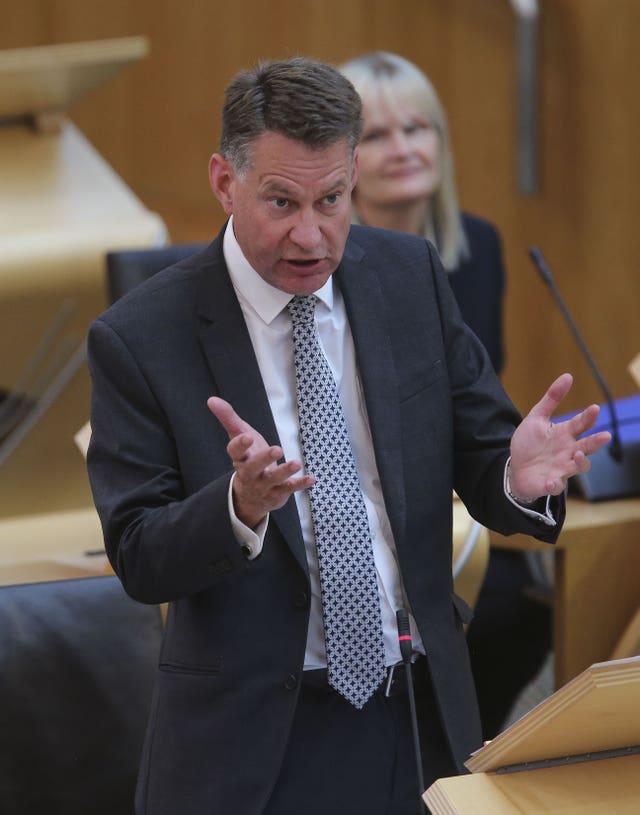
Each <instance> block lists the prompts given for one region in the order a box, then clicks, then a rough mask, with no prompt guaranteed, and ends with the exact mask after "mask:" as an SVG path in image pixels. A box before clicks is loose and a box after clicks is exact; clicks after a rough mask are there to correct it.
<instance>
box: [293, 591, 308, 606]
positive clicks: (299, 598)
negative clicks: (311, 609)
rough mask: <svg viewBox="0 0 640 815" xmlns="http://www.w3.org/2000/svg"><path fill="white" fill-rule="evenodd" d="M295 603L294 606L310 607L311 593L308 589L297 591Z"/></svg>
mask: <svg viewBox="0 0 640 815" xmlns="http://www.w3.org/2000/svg"><path fill="white" fill-rule="evenodd" d="M293 605H294V608H308V606H309V595H308V594H307V592H306V591H299V592H297V593H296V595H295V597H294V598H293Z"/></svg>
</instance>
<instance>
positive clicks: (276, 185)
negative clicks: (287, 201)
mask: <svg viewBox="0 0 640 815" xmlns="http://www.w3.org/2000/svg"><path fill="white" fill-rule="evenodd" d="M262 191H263V192H266V193H273V192H279V193H282V195H287V196H289V195H292V194H293V193H292V191H291V188H290V187H287V185H286V184H282V183H281V182H280V181H267V182H266V184H264V185H263V187H262Z"/></svg>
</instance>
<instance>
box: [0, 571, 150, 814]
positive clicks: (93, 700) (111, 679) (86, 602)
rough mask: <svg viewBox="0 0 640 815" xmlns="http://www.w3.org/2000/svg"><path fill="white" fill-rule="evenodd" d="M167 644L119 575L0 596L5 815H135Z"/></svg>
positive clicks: (1, 800)
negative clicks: (154, 697)
mask: <svg viewBox="0 0 640 815" xmlns="http://www.w3.org/2000/svg"><path fill="white" fill-rule="evenodd" d="M161 636H162V619H161V612H160V608H159V607H157V606H145V605H142V604H141V603H137V602H135V601H134V600H132V599H131V598H130V597H128V596H127V595H126V594H125V592H124V589H123V588H122V586H121V584H120V582H119V580H118V579H117V578H116V577H114V576H100V577H88V578H77V579H73V580H61V581H54V582H50V583H32V584H29V585H17V586H2V587H0V756H1V757H2V760H1V761H0V812H2V815H25V813H37V812H41V813H46V815H58V813H59V815H88V813H91V815H133V812H134V794H135V783H136V777H137V771H138V766H139V762H140V756H141V751H142V743H143V739H144V733H145V729H146V723H147V718H148V714H149V708H150V703H151V695H152V687H153V682H154V677H155V672H156V668H157V664H158V660H159V652H160V641H161Z"/></svg>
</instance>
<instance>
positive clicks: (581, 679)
mask: <svg viewBox="0 0 640 815" xmlns="http://www.w3.org/2000/svg"><path fill="white" fill-rule="evenodd" d="M639 711H640V657H631V658H629V659H620V660H615V661H610V662H601V663H596V664H595V665H591V666H590V667H589V668H587V669H586V670H585V671H583V672H582V673H581V674H579V676H577V677H575V678H574V679H572V680H571V681H570V682H567V684H566V685H564V686H563V687H562V688H560V690H558V691H556V692H555V693H554V694H552V695H551V696H550V697H549V698H547V699H545V700H544V701H543V702H541V703H540V704H539V705H537V706H536V707H535V708H534V709H533V710H530V711H529V712H528V713H527V714H525V715H524V716H522V718H520V719H519V720H518V721H517V722H515V723H514V724H512V725H511V726H510V727H508V728H507V729H506V730H504V731H503V732H502V733H499V734H498V735H497V736H496V737H495V738H494V739H493V740H492V741H490V742H489V743H488V744H487V745H485V746H484V747H483V748H481V749H480V750H478V751H476V753H475V754H474V755H473V756H472V757H471V758H470V759H469V760H468V761H466V762H465V764H466V766H467V767H468V769H470V770H471V771H472V772H474V773H477V772H493V771H496V770H498V769H500V768H502V767H508V766H512V765H516V764H517V765H521V764H525V763H530V762H539V761H545V760H548V759H557V758H566V757H567V756H582V755H587V754H593V753H601V752H603V751H605V750H617V749H620V748H626V747H633V746H636V745H640V716H639V715H638V713H639Z"/></svg>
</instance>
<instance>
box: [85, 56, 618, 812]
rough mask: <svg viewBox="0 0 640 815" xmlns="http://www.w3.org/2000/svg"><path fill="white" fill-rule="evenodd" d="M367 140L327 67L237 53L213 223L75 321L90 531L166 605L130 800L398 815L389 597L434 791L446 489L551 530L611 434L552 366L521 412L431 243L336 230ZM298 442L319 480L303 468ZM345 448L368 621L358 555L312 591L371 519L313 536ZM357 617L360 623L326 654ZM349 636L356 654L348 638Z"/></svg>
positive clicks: (514, 523) (462, 713)
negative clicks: (180, 257) (462, 311)
mask: <svg viewBox="0 0 640 815" xmlns="http://www.w3.org/2000/svg"><path fill="white" fill-rule="evenodd" d="M359 136H360V102H359V98H358V96H357V94H356V93H355V91H354V90H353V88H352V87H351V85H350V84H349V83H348V82H347V81H346V80H345V79H344V77H342V76H341V75H340V74H339V73H337V72H336V71H335V70H333V69H332V68H330V67H329V66H327V65H324V64H321V63H317V62H313V61H309V60H305V59H302V58H296V59H293V60H288V61H283V62H272V63H266V64H264V65H262V66H258V67H257V68H256V69H255V70H253V71H249V72H244V73H241V74H239V75H238V76H237V77H236V78H235V79H234V80H233V81H232V83H231V85H230V86H229V88H228V89H227V93H226V97H225V106H224V119H223V134H222V140H221V150H220V153H217V154H215V155H214V156H213V157H212V159H211V164H210V178H211V184H212V187H213V190H214V192H215V194H216V196H217V197H218V199H219V200H220V202H221V203H222V205H223V207H224V209H225V212H226V213H227V214H228V215H229V216H230V220H229V222H228V223H227V225H226V226H225V228H224V229H223V231H222V233H221V234H220V235H219V236H218V238H217V239H216V240H215V241H214V242H213V243H212V244H211V246H210V247H209V248H207V249H206V250H205V251H204V252H202V253H201V254H199V255H197V256H195V257H193V258H191V259H189V260H186V261H183V262H182V263H180V264H178V265H176V266H173V267H171V268H169V269H167V270H165V271H163V272H161V273H159V274H158V275H156V276H154V278H152V279H151V280H150V281H149V282H148V283H146V284H143V285H142V286H140V287H139V288H138V289H136V290H135V291H134V292H132V293H131V294H130V295H128V296H126V297H124V298H123V299H122V300H120V301H119V302H118V303H116V304H115V306H113V307H112V308H111V309H109V311H107V312H106V314H104V315H103V316H102V317H101V318H100V319H98V320H97V321H96V322H95V323H94V325H93V326H92V329H91V332H90V341H89V350H90V355H89V359H90V367H91V373H92V377H93V383H94V389H93V398H92V418H91V421H92V430H93V434H92V440H91V445H90V449H89V472H90V477H91V483H92V488H93V491H94V496H95V500H96V505H97V507H98V510H99V513H100V516H101V519H102V523H103V527H104V533H105V541H106V546H107V551H108V553H109V557H110V560H111V563H112V564H113V566H114V568H115V570H116V572H117V573H118V575H119V576H120V578H121V580H122V582H123V585H124V586H125V588H126V590H127V591H128V592H129V594H130V595H131V596H132V597H134V598H136V599H138V600H140V601H142V602H149V603H157V602H167V601H168V602H169V611H168V617H167V625H166V634H165V639H164V644H163V648H162V654H161V657H160V666H159V671H158V680H157V688H156V692H155V695H154V700H153V706H152V713H151V717H150V722H149V729H148V736H147V740H146V745H145V750H144V755H143V757H142V763H141V773H140V779H139V785H138V795H137V811H138V813H140V815H142V813H145V814H147V815H161V814H162V815H165V813H166V815H175V813H177V812H179V813H181V815H204V813H207V815H209V813H221V815H231V813H233V815H260V814H263V813H264V815H289V814H292V813H296V815H297V814H298V813H305V815H316V814H317V815H319V813H326V812H332V813H336V815H359V813H368V815H371V814H373V815H383V813H385V815H404V813H413V812H415V811H416V809H417V807H418V806H419V798H418V793H419V790H418V780H417V778H418V776H417V772H416V769H415V757H414V755H413V752H412V751H413V746H412V739H411V725H410V719H409V704H408V699H407V695H406V690H405V688H406V686H405V684H404V676H403V675H402V672H403V670H404V669H403V668H402V667H401V668H398V669H395V668H393V666H394V665H395V664H396V663H398V662H399V661H400V650H399V644H398V637H397V632H396V630H395V614H396V611H397V610H398V609H399V608H402V607H404V608H405V609H406V610H407V611H408V612H409V614H410V625H411V632H412V635H413V645H414V649H415V657H416V661H415V663H414V667H413V673H414V681H415V684H416V691H417V705H418V711H419V720H420V729H421V741H422V759H423V763H424V782H425V785H428V784H429V783H431V782H432V781H433V780H434V779H435V778H437V777H439V776H442V775H446V774H452V773H456V772H462V771H463V770H464V767H463V762H464V760H465V759H466V758H467V757H468V755H469V753H470V751H472V750H473V749H475V748H477V747H478V746H480V728H479V722H478V713H477V708H476V702H475V697H474V689H473V683H472V679H471V674H470V670H469V661H468V655H467V651H466V644H465V637H464V630H463V623H464V622H465V621H466V620H468V609H467V608H466V607H465V605H464V603H463V602H462V601H461V600H460V599H459V598H457V597H456V596H455V595H454V593H453V586H452V576H451V523H452V521H451V494H452V490H453V489H454V488H455V489H456V490H457V492H458V493H459V495H460V496H461V497H462V499H463V500H464V501H465V503H466V504H467V506H468V507H469V510H470V512H471V513H472V514H473V515H474V516H475V517H476V518H477V519H478V520H479V521H481V522H482V523H483V524H486V525H489V526H492V527H494V528H496V529H498V530H499V531H501V532H502V533H505V534H509V533H512V532H525V533H529V534H533V535H536V536H538V537H540V538H541V539H543V540H549V541H553V540H555V538H556V537H557V534H558V532H559V529H560V526H561V523H562V519H563V512H564V505H563V499H562V493H563V490H564V488H565V486H566V481H567V478H568V477H570V476H571V475H573V474H575V473H576V472H578V471H584V470H586V469H587V468H588V466H589V465H588V461H587V458H586V456H587V454H589V453H591V452H593V451H595V450H596V449H598V448H599V447H600V446H602V444H604V443H605V442H606V441H607V439H608V435H607V434H606V433H605V434H593V435H591V436H588V437H586V438H582V439H580V440H578V439H577V437H578V436H579V435H580V434H582V433H584V432H585V431H587V430H589V429H590V428H591V427H592V426H593V423H594V421H595V418H596V415H597V408H596V407H595V406H592V407H590V408H588V409H587V410H585V411H584V412H583V413H581V414H579V415H578V416H577V417H575V418H574V419H572V420H571V421H570V422H566V423H562V424H559V425H552V424H551V422H550V417H551V415H552V413H553V411H554V410H555V408H556V407H557V405H558V403H559V402H560V401H561V399H562V398H563V397H564V395H565V394H566V392H567V391H568V389H569V387H570V385H571V377H570V376H569V375H563V376H561V377H559V378H558V379H557V380H556V381H555V382H554V384H553V385H552V386H551V388H550V389H549V390H548V391H547V393H546V394H545V396H544V397H543V399H542V400H541V401H540V402H539V403H538V405H536V407H535V408H534V409H533V410H532V411H531V413H530V414H529V415H528V416H527V418H526V419H525V420H524V421H522V423H520V424H519V422H520V417H519V416H518V414H517V412H516V411H515V409H514V408H513V406H512V404H511V403H510V401H509V400H508V398H507V397H506V395H505V394H504V392H503V390H502V388H501V386H500V384H499V382H498V380H497V379H496V376H495V374H494V373H493V370H492V367H491V365H490V363H489V361H488V358H487V355H486V352H485V351H484V349H483V348H482V347H481V345H480V344H479V342H478V341H477V340H476V339H475V337H474V336H473V335H472V334H471V332H469V330H468V329H467V328H466V327H465V325H464V323H463V322H462V320H461V318H460V315H459V312H458V309H457V307H456V305H455V301H454V298H453V296H452V294H451V290H450V287H449V284H448V281H447V279H446V276H445V274H444V273H443V271H442V268H441V266H440V263H439V261H438V258H437V256H436V254H435V251H434V250H433V248H432V247H431V246H430V245H429V244H428V243H427V242H426V241H424V240H422V239H418V238H412V237H406V236H401V235H399V234H396V233H391V232H385V231H381V230H374V229H367V228H364V227H354V228H353V229H350V224H349V220H350V193H351V190H352V188H353V184H354V183H355V179H356V174H357V160H356V158H355V155H354V153H355V148H356V145H357V144H358V140H359ZM308 295H315V297H314V299H313V301H312V302H313V308H315V317H314V318H313V321H312V326H313V328H312V333H313V334H315V335H316V339H315V340H313V341H314V342H315V343H316V345H317V338H319V340H320V343H321V346H322V349H323V354H322V356H323V358H324V357H326V359H327V360H328V362H329V365H330V368H331V376H330V379H331V383H330V384H329V379H324V380H323V389H324V388H325V386H326V402H327V403H328V402H329V401H332V408H331V409H332V411H333V412H332V419H331V421H332V422H333V421H334V420H336V421H337V419H336V416H335V411H336V410H337V411H338V412H339V413H341V421H343V422H344V426H345V427H346V432H345V433H339V432H336V433H335V436H330V438H329V440H328V441H329V443H328V444H326V445H324V447H326V448H328V449H327V450H325V449H322V450H320V453H319V455H320V456H321V459H322V460H321V461H320V459H311V458H309V457H310V456H311V453H310V449H311V448H310V445H313V444H314V442H315V441H317V439H319V438H322V437H323V435H326V434H325V431H326V428H325V427H324V425H323V422H324V421H325V420H324V418H320V417H321V416H322V417H324V413H325V412H326V410H325V408H326V406H324V405H322V404H318V403H314V406H313V411H315V413H314V414H313V416H314V417H315V418H313V417H312V420H311V421H309V420H307V418H304V420H303V417H306V416H307V413H305V411H306V410H308V400H309V397H308V396H307V395H305V393H304V388H305V384H304V382H303V379H304V374H303V373H301V366H300V363H299V359H298V356H297V355H298V350H297V347H296V350H295V351H294V347H293V344H292V336H294V339H295V336H296V331H297V329H296V327H295V320H294V317H295V314H294V312H295V310H296V308H297V306H298V305H300V304H302V303H304V304H308V303H309V297H308ZM289 301H292V303H291V304H290V303H289ZM312 313H313V312H312ZM295 319H297V318H295ZM292 325H293V326H294V327H293V329H292ZM292 332H293V334H292ZM295 342H297V340H295ZM304 353H306V350H305V352H304ZM303 356H304V354H303ZM294 357H295V371H294ZM325 362H326V360H325ZM323 376H324V374H323ZM334 379H335V382H334V381H333V380H334ZM307 380H311V385H312V386H317V385H318V382H319V380H318V379H317V377H316V375H315V374H314V375H312V376H309V377H307ZM306 384H307V385H308V384H309V381H307V383H306ZM336 388H337V397H336V398H335V399H334V398H333V396H331V397H330V396H329V392H330V391H331V392H332V393H333V391H334V390H335V389H336ZM312 389H313V388H312ZM315 389H316V390H317V387H316V388H315ZM305 399H306V400H307V406H305ZM321 401H322V400H321ZM335 403H338V407H337V408H336V407H335ZM327 410H328V408H327ZM299 416H300V417H301V421H300V423H299V421H298V417H299ZM518 425H519V426H518ZM332 426H333V425H332ZM516 427H517V430H516ZM514 431H515V432H514ZM338 436H340V437H341V438H338ZM344 436H346V437H347V442H346V447H347V448H348V450H347V458H345V457H343V458H341V460H340V462H339V463H338V464H336V470H335V472H331V470H330V469H329V470H328V471H327V470H326V468H327V466H329V465H327V464H326V461H325V460H324V459H323V458H322V457H323V456H325V457H326V455H327V454H330V455H334V454H336V450H337V449H338V448H339V447H340V448H342V447H344ZM320 446H321V447H323V445H320ZM316 452H317V451H316ZM303 459H304V460H306V461H310V460H314V461H320V463H319V464H317V465H314V466H315V467H316V469H318V471H319V472H320V471H322V473H323V475H319V474H318V472H303V467H302V461H303ZM347 459H348V460H347ZM354 463H355V468H357V476H358V478H357V479H356V482H357V489H356V492H357V497H356V499H353V495H352V496H351V497H350V498H349V501H352V500H357V501H360V502H361V504H362V507H361V509H362V510H363V511H364V512H365V514H366V520H365V524H364V526H365V527H367V528H366V535H365V536H364V537H365V538H366V542H367V543H366V545H365V549H367V546H368V550H367V551H366V552H365V550H362V551H363V554H362V558H361V560H362V562H363V563H364V562H365V561H366V562H367V563H368V564H373V566H367V568H368V569H369V572H368V577H369V578H371V575H372V574H373V582H374V594H375V598H374V599H375V607H376V609H375V612H371V616H369V617H367V618H366V620H365V621H364V623H362V620H361V617H362V614H361V611H362V609H361V608H360V605H362V606H363V607H364V606H365V605H366V601H365V596H366V598H367V600H371V597H370V593H369V588H365V583H366V581H365V579H364V578H361V577H360V572H358V577H354V581H355V583H356V586H357V588H356V589H355V595H354V596H353V597H352V598H351V600H350V601H349V603H348V606H349V607H348V608H346V606H345V607H344V608H343V612H342V615H341V616H342V618H343V619H338V620H337V621H336V619H335V618H334V617H333V616H332V614H333V611H332V609H335V603H336V592H335V591H334V592H333V596H332V597H331V598H330V599H327V598H328V597H329V595H330V594H331V589H332V588H333V589H335V585H333V586H331V585H329V583H330V581H328V579H327V578H326V574H327V571H326V570H327V563H328V562H329V565H332V564H333V566H334V567H335V563H336V558H337V559H338V562H341V563H342V566H340V567H339V569H338V574H337V577H336V573H335V572H334V575H333V581H334V583H335V582H336V580H337V581H338V582H339V577H340V569H344V570H346V571H349V570H351V568H352V566H353V564H352V563H351V561H352V560H354V559H355V556H354V557H352V556H351V551H352V547H355V545H356V544H355V543H354V541H355V540H356V538H357V539H358V541H361V540H362V535H361V532H362V529H361V528H360V529H359V530H358V531H357V532H353V533H352V531H351V530H350V529H348V528H349V527H350V523H351V520H352V518H351V514H352V513H351V511H349V512H347V513H343V515H342V516H341V518H342V520H341V522H340V523H342V524H344V539H342V528H341V527H340V526H338V527H337V531H335V530H336V527H335V524H334V527H333V529H334V533H333V535H332V537H333V538H336V539H337V540H334V541H329V542H326V540H325V538H326V534H325V533H326V528H325V521H326V518H325V517H324V516H323V512H324V513H326V514H327V515H329V516H333V514H334V513H335V512H340V511H341V510H343V509H344V506H343V504H344V501H345V500H346V499H344V500H343V498H342V497H340V498H338V497H335V496H338V495H340V496H341V495H342V490H343V489H344V488H345V484H346V482H350V483H352V482H353V478H352V477H351V476H350V473H351V471H352V469H353V466H354ZM323 468H324V469H323ZM325 472H328V475H325V474H324V473H325ZM316 476H317V478H316ZM327 482H331V484H332V486H331V488H330V489H329V492H328V493H327V487H326V484H327ZM333 489H335V491H336V492H335V496H334V495H333V494H332V492H331V490H333ZM314 492H315V496H317V495H322V496H324V506H319V503H318V501H317V500H315V499H314ZM314 501H315V502H314ZM349 506H351V505H350V504H349ZM358 512H360V510H358ZM356 514H357V513H356V510H355V509H354V512H353V515H354V516H355V515H356ZM332 522H333V521H332ZM321 541H322V545H321ZM332 544H337V547H334V549H332V550H329V549H328V548H327V547H330V546H331V545H332ZM358 545H360V543H358ZM328 551H331V554H330V555H328V554H327V552H328ZM358 551H359V552H360V550H358ZM358 558H360V555H358ZM367 558H368V560H367ZM332 559H333V560H332ZM340 559H342V560H340ZM361 565H362V563H359V564H358V566H361ZM350 579H351V578H350ZM361 579H362V582H360V580H361ZM347 582H348V581H347ZM347 582H345V584H344V585H340V587H339V591H338V594H341V593H342V594H343V598H342V599H344V596H347V595H348V594H349V592H350V591H352V589H351V587H350V585H347ZM367 585H370V583H369V584H367ZM340 599H341V598H340V597H338V601H339V600H340ZM360 599H361V602H360ZM367 607H369V606H367ZM367 614H369V611H368V612H367ZM339 616H340V615H339ZM352 618H353V620H358V625H361V623H362V626H361V627H360V628H359V629H358V636H357V637H355V640H356V642H355V644H354V643H353V642H352V640H353V639H354V638H353V637H352V638H351V640H350V645H349V648H352V647H353V648H354V649H355V650H354V651H353V652H352V651H350V652H349V655H348V656H345V654H344V651H345V650H347V649H346V648H345V647H344V641H343V642H340V638H341V637H343V636H344V637H346V636H351V634H352V633H353V631H354V628H355V623H354V624H353V625H351V623H352ZM330 620H331V622H329V621H330ZM336 628H338V629H340V633H339V635H338V636H337V635H336ZM343 628H344V631H345V632H346V633H345V634H344V635H343V634H342V633H341V632H342V630H343ZM359 640H362V641H363V642H362V643H361V642H360V641H359ZM365 640H366V643H365V642H364V641H365ZM369 640H371V643H370V642H369ZM374 641H375V642H374ZM360 645H366V649H365V650H366V653H367V655H366V657H359V656H356V658H355V659H353V658H352V654H353V653H355V654H358V653H359V651H358V650H357V648H359V646H360ZM370 645H371V648H370V647H369V646H370ZM341 648H342V649H343V650H342V651H341V650H340V649H341ZM376 649H377V650H376ZM336 653H338V654H340V658H339V659H338V658H337V657H336V656H335V654H336ZM371 654H375V655H376V656H375V657H372V656H371ZM425 655H426V656H425ZM349 660H351V661H350V662H349ZM346 663H349V667H348V669H347V668H345V664H346ZM365 663H366V664H365ZM365 674H370V676H369V678H368V679H367V680H366V682H365V679H364V678H363V677H364V676H365ZM371 676H373V677H379V680H378V679H374V680H373V684H372V682H371ZM365 685H366V689H365V690H363V688H365ZM354 687H357V688H358V691H357V692H355V693H353V694H352V689H353V688H354Z"/></svg>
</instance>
